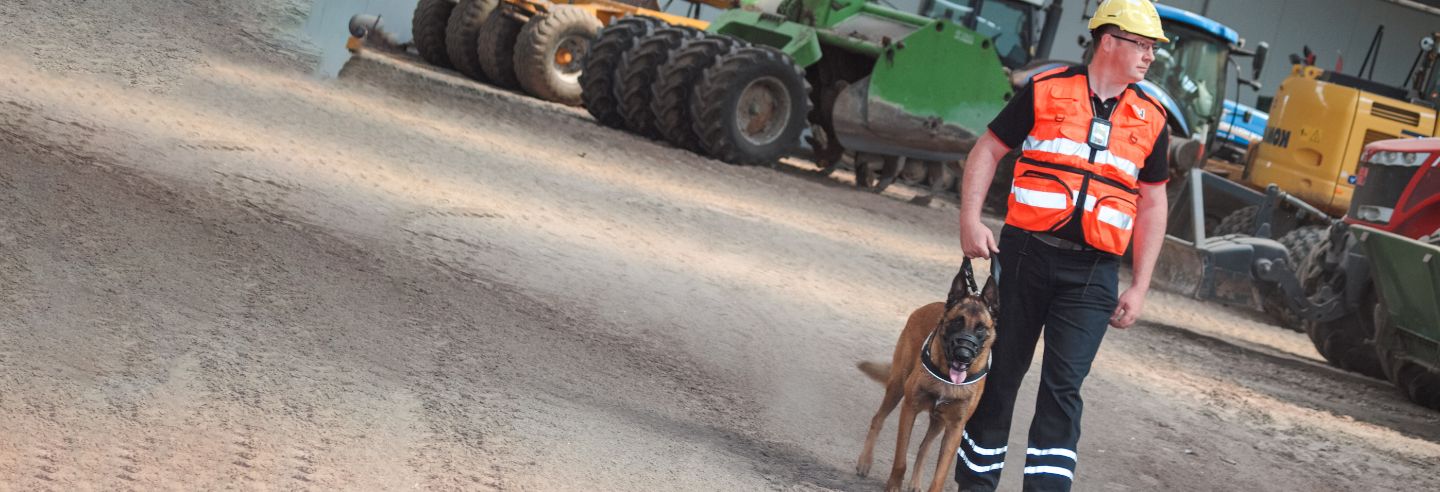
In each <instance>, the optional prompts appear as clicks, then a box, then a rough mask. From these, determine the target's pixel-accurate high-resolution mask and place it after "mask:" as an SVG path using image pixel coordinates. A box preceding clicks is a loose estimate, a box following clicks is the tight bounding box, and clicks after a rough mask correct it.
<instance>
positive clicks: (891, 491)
mask: <svg viewBox="0 0 1440 492" xmlns="http://www.w3.org/2000/svg"><path fill="white" fill-rule="evenodd" d="M906 489H909V487H906ZM885 492H900V481H899V480H895V479H893V478H892V479H891V480H890V481H889V482H885Z"/></svg>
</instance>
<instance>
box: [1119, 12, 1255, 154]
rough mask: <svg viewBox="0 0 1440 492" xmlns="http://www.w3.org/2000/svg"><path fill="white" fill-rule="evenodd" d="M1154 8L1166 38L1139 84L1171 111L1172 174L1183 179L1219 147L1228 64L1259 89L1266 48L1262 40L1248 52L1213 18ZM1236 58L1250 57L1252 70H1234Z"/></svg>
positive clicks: (1241, 80)
mask: <svg viewBox="0 0 1440 492" xmlns="http://www.w3.org/2000/svg"><path fill="white" fill-rule="evenodd" d="M1155 9H1156V10H1157V11H1159V13H1160V22H1162V23H1163V24H1164V26H1165V35H1166V36H1167V37H1169V38H1170V42H1168V43H1161V44H1158V45H1156V46H1155V61H1154V62H1153V63H1151V64H1150V71H1149V72H1148V73H1146V74H1145V80H1143V81H1141V82H1140V87H1141V88H1142V89H1144V90H1145V92H1146V93H1148V94H1150V95H1151V96H1153V97H1155V98H1156V99H1157V100H1159V101H1160V104H1162V105H1164V106H1165V109H1166V111H1168V112H1169V113H1170V125H1169V126H1170V132H1171V140H1170V175H1171V176H1172V177H1177V178H1183V177H1185V176H1187V175H1188V174H1189V171H1190V169H1193V168H1195V167H1196V166H1197V165H1201V164H1203V163H1204V162H1205V159H1206V158H1207V157H1209V156H1210V155H1212V154H1213V153H1214V152H1216V151H1219V150H1220V149H1221V148H1222V147H1223V146H1222V145H1219V142H1217V140H1216V130H1218V129H1219V128H1220V127H1221V126H1222V124H1223V123H1224V121H1223V114H1224V104H1223V103H1224V101H1225V99H1227V98H1229V96H1228V94H1227V91H1228V89H1229V87H1230V85H1229V80H1230V78H1231V75H1230V68H1231V66H1232V65H1233V66H1234V67H1235V68H1236V69H1237V73H1236V76H1235V79H1236V80H1237V81H1238V82H1239V83H1240V84H1241V85H1247V86H1249V87H1251V88H1253V89H1255V90H1259V88H1260V84H1259V82H1256V79H1259V78H1260V69H1261V67H1262V66H1264V64H1265V54H1266V52H1267V51H1269V46H1268V45H1267V44H1266V43H1264V42H1261V43H1260V44H1259V46H1257V47H1256V48H1255V50H1253V51H1251V50H1247V49H1246V48H1245V40H1244V39H1243V38H1241V37H1240V33H1238V32H1236V31H1235V30H1234V29H1231V28H1229V27H1227V26H1225V25H1224V24H1221V23H1219V22H1217V21H1215V20H1213V19H1210V18H1207V17H1203V16H1201V15H1199V14H1196V13H1194V12H1190V11H1187V10H1181V9H1177V8H1175V7H1171V6H1168V5H1156V6H1155ZM1240 57H1248V58H1251V59H1252V63H1251V73H1249V74H1240V73H1238V69H1239V67H1240V64H1239V63H1237V62H1236V61H1235V60H1236V58H1240ZM1246 75H1248V76H1249V77H1248V78H1247V77H1246Z"/></svg>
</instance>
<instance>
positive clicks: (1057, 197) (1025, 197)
mask: <svg viewBox="0 0 1440 492" xmlns="http://www.w3.org/2000/svg"><path fill="white" fill-rule="evenodd" d="M1010 192H1011V193H1014V194H1015V201H1016V202H1020V203H1023V204H1026V205H1029V206H1032V207H1040V208H1054V209H1060V210H1064V209H1067V208H1070V202H1068V201H1065V199H1066V196H1065V194H1064V193H1054V192H1049V191H1040V190H1027V189H1025V188H1020V187H1011V189H1010ZM1072 196H1073V195H1072Z"/></svg>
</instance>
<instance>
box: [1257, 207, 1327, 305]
mask: <svg viewBox="0 0 1440 492" xmlns="http://www.w3.org/2000/svg"><path fill="white" fill-rule="evenodd" d="M1242 210H1243V209H1242ZM1251 216H1252V217H1253V216H1254V215H1253V214H1251ZM1327 235H1328V234H1327V233H1326V231H1325V228H1324V227H1320V226H1301V227H1297V228H1295V229H1294V230H1292V231H1290V232H1287V233H1285V235H1283V236H1280V238H1279V239H1276V241H1277V242H1279V243H1280V244H1281V245H1282V246H1285V251H1286V254H1287V256H1288V258H1287V259H1286V261H1288V262H1289V264H1290V268H1291V270H1292V271H1294V272H1296V274H1297V275H1298V274H1299V270H1298V267H1297V266H1296V265H1299V264H1300V261H1301V260H1302V259H1304V258H1305V257H1306V256H1309V255H1310V254H1311V252H1312V251H1315V248H1317V247H1319V246H1320V242H1321V241H1322V240H1324V239H1325V236H1327ZM1259 290H1260V308H1261V309H1263V310H1264V311H1265V313H1266V314H1269V315H1270V316H1271V317H1272V318H1275V322H1277V323H1279V324H1280V326H1282V327H1285V328H1288V329H1291V330H1295V331H1299V332H1304V331H1305V327H1304V326H1303V325H1302V324H1301V322H1302V321H1303V320H1302V319H1301V318H1300V317H1299V315H1297V314H1295V311H1292V310H1291V309H1290V307H1289V305H1288V304H1286V303H1285V292H1284V291H1283V290H1281V289H1280V286H1279V285H1275V284H1270V283H1264V284H1261V285H1260V289H1259Z"/></svg>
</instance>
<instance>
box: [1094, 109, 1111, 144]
mask: <svg viewBox="0 0 1440 492" xmlns="http://www.w3.org/2000/svg"><path fill="white" fill-rule="evenodd" d="M1090 148H1092V149H1095V150H1105V149H1107V148H1110V122H1109V121H1105V120H1104V119H1101V118H1098V117H1097V118H1090Z"/></svg>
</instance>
